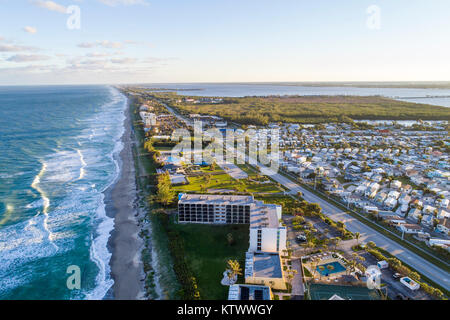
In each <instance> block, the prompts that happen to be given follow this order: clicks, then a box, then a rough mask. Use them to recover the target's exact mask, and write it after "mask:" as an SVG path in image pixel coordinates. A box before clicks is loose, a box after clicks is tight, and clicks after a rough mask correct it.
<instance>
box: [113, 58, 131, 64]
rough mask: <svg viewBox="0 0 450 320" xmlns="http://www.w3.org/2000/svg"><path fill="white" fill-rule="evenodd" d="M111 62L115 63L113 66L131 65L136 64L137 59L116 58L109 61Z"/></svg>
mask: <svg viewBox="0 0 450 320" xmlns="http://www.w3.org/2000/svg"><path fill="white" fill-rule="evenodd" d="M111 62H112V63H115V64H131V63H136V62H137V59H134V58H122V59H117V58H115V59H111Z"/></svg>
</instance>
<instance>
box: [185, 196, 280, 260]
mask: <svg viewBox="0 0 450 320" xmlns="http://www.w3.org/2000/svg"><path fill="white" fill-rule="evenodd" d="M281 214H282V208H281V206H279V205H275V204H264V202H262V201H257V200H255V199H254V198H253V197H252V196H234V195H209V194H180V195H179V201H178V222H180V223H201V224H249V225H250V247H249V251H252V252H256V251H262V252H280V251H283V250H285V249H286V227H284V226H283V225H282V224H281V222H280V219H281Z"/></svg>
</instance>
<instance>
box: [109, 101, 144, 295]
mask: <svg viewBox="0 0 450 320" xmlns="http://www.w3.org/2000/svg"><path fill="white" fill-rule="evenodd" d="M126 103H127V106H126V109H125V120H124V133H123V135H122V138H121V141H122V143H123V149H122V151H121V152H120V154H119V156H118V161H119V166H120V173H119V176H118V179H117V181H116V183H115V184H113V185H112V186H111V187H110V188H108V189H107V190H106V191H105V193H104V194H105V207H106V214H107V216H108V217H110V218H113V219H114V229H113V230H112V232H111V234H110V238H109V240H108V250H109V251H110V252H111V259H110V262H109V265H110V268H111V278H112V279H113V281H114V284H113V286H112V287H111V288H110V290H109V291H108V293H107V294H106V296H105V299H116V300H136V299H143V298H144V295H145V292H144V289H143V282H142V279H144V278H145V275H144V272H143V264H142V261H141V251H142V248H143V241H142V239H141V238H140V237H139V232H140V230H141V228H140V226H139V221H138V219H139V212H138V210H137V208H136V207H137V205H136V201H137V186H136V180H135V167H134V159H133V154H132V145H133V140H132V136H131V134H132V129H131V117H130V101H129V100H128V99H127V102H126Z"/></svg>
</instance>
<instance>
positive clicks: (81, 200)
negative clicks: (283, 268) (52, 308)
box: [0, 86, 126, 299]
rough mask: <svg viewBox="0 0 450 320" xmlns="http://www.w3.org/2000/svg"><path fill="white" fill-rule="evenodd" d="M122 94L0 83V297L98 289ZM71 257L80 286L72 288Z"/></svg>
mask: <svg viewBox="0 0 450 320" xmlns="http://www.w3.org/2000/svg"><path fill="white" fill-rule="evenodd" d="M125 101H126V100H125V97H124V96H123V95H121V94H120V93H119V92H118V91H116V90H115V89H112V88H109V87H105V86H83V87H81V86H78V87H59V86H58V87H0V150H1V152H0V299H84V298H98V299H100V298H102V297H103V296H104V295H105V293H106V291H107V290H108V289H109V288H110V287H111V285H112V280H111V279H110V277H109V258H110V254H109V252H108V250H107V248H106V244H107V239H108V235H109V232H110V231H111V229H112V226H113V221H112V219H110V218H107V217H106V215H105V211H104V203H103V193H102V192H103V191H104V190H105V189H106V188H107V187H108V186H109V185H110V184H111V183H112V182H113V181H114V179H115V178H116V177H117V174H118V171H119V168H118V165H117V162H116V161H115V160H114V157H113V155H114V154H115V153H117V152H119V151H120V149H121V142H120V137H121V135H122V133H123V120H124V110H125ZM71 265H76V266H79V267H80V269H81V284H82V288H81V290H69V289H68V288H67V285H66V280H67V277H68V276H69V274H67V273H66V271H67V268H68V267H69V266H71Z"/></svg>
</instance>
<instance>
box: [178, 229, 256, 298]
mask: <svg viewBox="0 0 450 320" xmlns="http://www.w3.org/2000/svg"><path fill="white" fill-rule="evenodd" d="M172 228H174V229H176V230H178V232H179V233H180V234H181V236H182V238H183V240H184V246H185V252H186V259H187V262H188V264H189V266H190V268H191V269H192V271H193V272H194V274H195V277H196V279H197V283H198V287H199V290H200V295H201V297H202V299H205V300H217V299H219V300H223V299H227V295H228V287H227V286H222V285H221V284H220V281H221V280H222V278H223V272H224V271H225V269H226V264H227V261H228V260H230V259H233V260H238V261H239V263H240V264H241V268H242V269H243V270H244V267H245V265H244V264H245V252H247V250H248V246H249V230H248V228H249V227H248V225H225V226H217V225H196V224H179V225H178V224H173V225H172ZM228 233H231V234H232V235H233V239H234V244H233V245H231V246H230V245H229V244H228V241H227V234H228Z"/></svg>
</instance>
